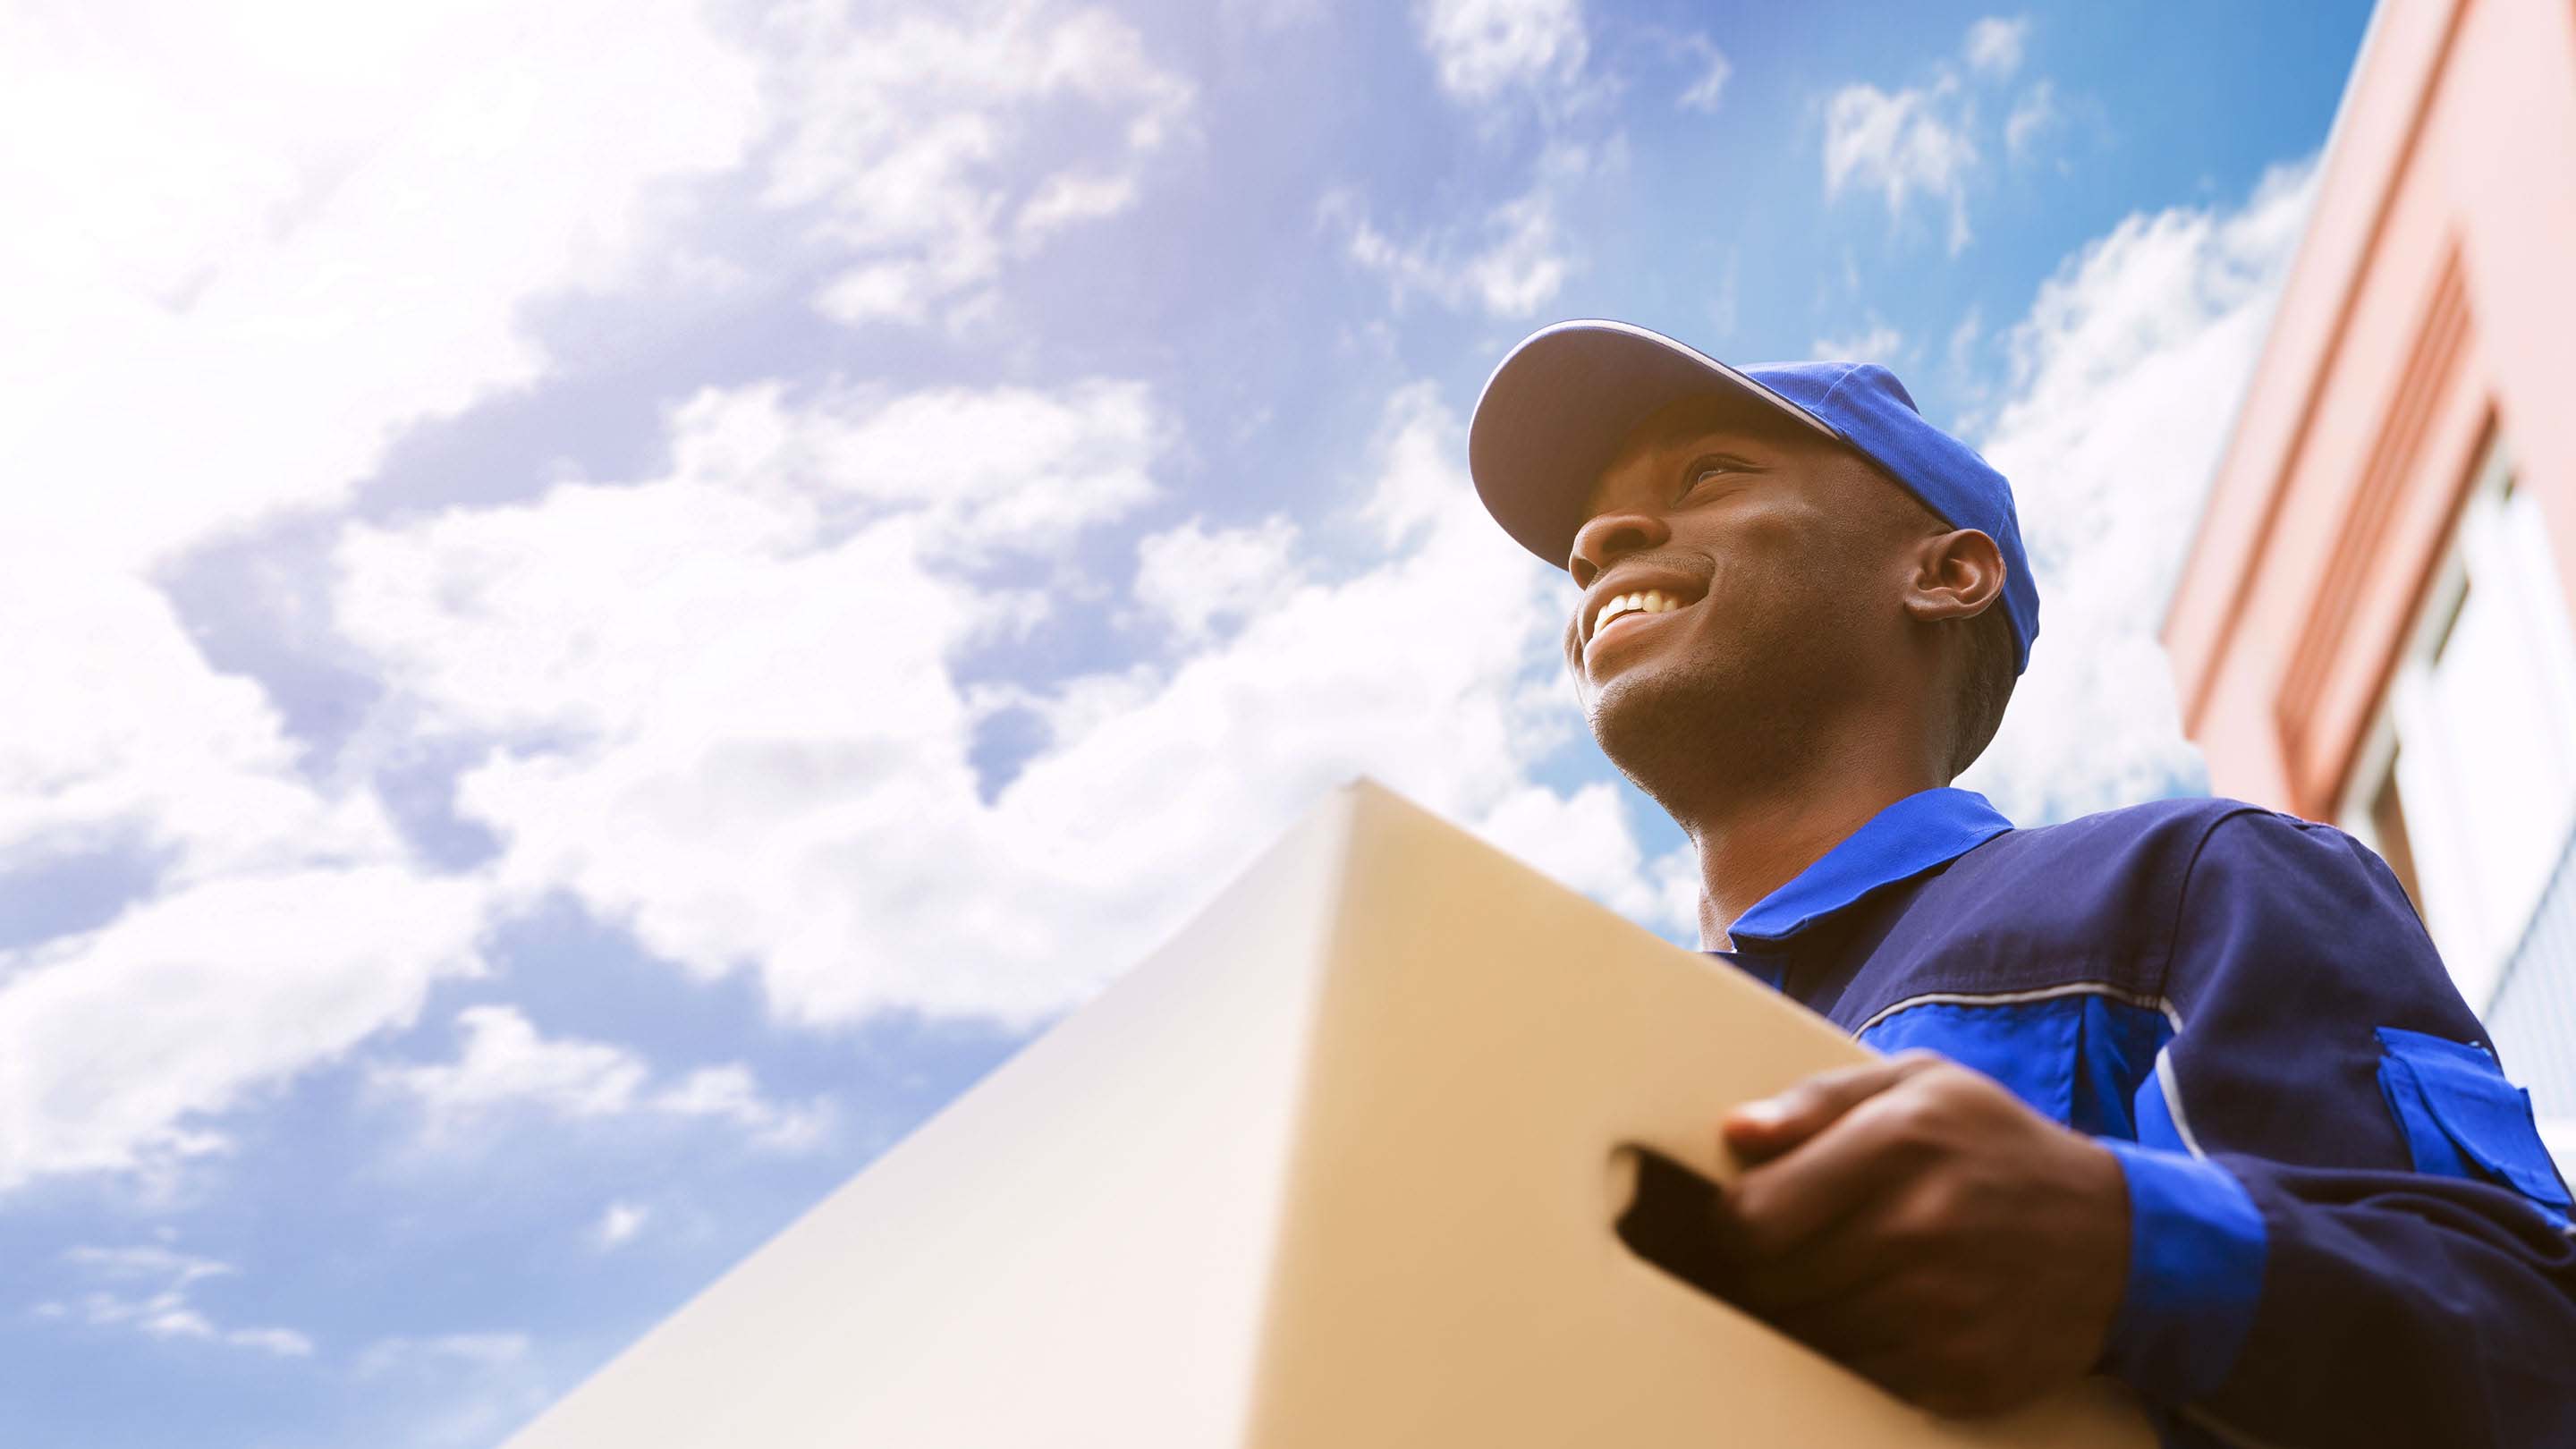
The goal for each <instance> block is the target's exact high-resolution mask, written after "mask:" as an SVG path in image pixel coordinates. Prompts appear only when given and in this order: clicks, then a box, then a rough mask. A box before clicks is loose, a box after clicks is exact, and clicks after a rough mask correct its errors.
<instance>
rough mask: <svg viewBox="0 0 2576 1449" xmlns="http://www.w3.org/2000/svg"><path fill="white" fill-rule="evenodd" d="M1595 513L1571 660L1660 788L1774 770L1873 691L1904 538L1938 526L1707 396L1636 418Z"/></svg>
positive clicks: (1844, 463) (1848, 465)
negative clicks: (1742, 768) (1819, 724)
mask: <svg viewBox="0 0 2576 1449" xmlns="http://www.w3.org/2000/svg"><path fill="white" fill-rule="evenodd" d="M1587 518H1588V521H1587V522H1586V523H1585V525H1584V527H1583V528H1582V530H1581V531H1580V532H1579V533H1578V534H1577V535H1576V537H1575V543H1574V554H1573V557H1572V558H1571V559H1569V560H1568V567H1569V569H1570V571H1571V572H1572V574H1573V576H1574V580H1575V582H1576V583H1577V584H1578V585H1581V586H1582V588H1583V599H1582V602H1581V604H1580V605H1578V607H1577V609H1576V613H1575V616H1574V618H1573V620H1572V621H1571V622H1570V624H1569V625H1568V627H1567V630H1566V640H1565V645H1566V657H1567V663H1568V664H1569V665H1570V667H1571V668H1572V669H1573V671H1574V676H1575V679H1576V681H1577V684H1578V687H1579V689H1580V691H1581V693H1582V696H1583V700H1584V705H1585V709H1586V711H1587V713H1588V714H1589V715H1590V717H1591V721H1592V729H1593V734H1594V736H1595V737H1596V738H1598V739H1599V740H1600V742H1601V746H1602V749H1603V750H1604V751H1605V752H1607V753H1608V754H1609V755H1610V757H1611V759H1612V760H1613V761H1614V762H1615V763H1617V764H1618V765H1619V766H1620V767H1621V768H1622V769H1624V770H1626V771H1627V772H1628V774H1629V775H1630V776H1631V777H1632V778H1634V779H1636V780H1637V781H1638V783H1639V784H1640V785H1642V786H1644V787H1645V788H1646V789H1647V790H1648V791H1649V793H1656V792H1657V786H1658V784H1659V783H1670V784H1676V785H1677V784H1680V783H1681V781H1682V779H1685V778H1687V777H1688V776H1687V775H1683V776H1680V777H1676V775H1675V772H1676V771H1684V772H1688V773H1689V774H1700V773H1704V772H1706V771H1709V770H1712V769H1714V770H1719V771H1723V770H1725V769H1727V768H1728V765H1729V761H1730V759H1732V760H1734V761H1737V762H1741V763H1744V764H1748V765H1751V766H1752V767H1755V768H1759V767H1761V765H1762V764H1765V763H1768V762H1771V761H1773V760H1775V759H1776V758H1777V756H1778V751H1779V750H1780V749H1781V748H1782V747H1783V746H1784V745H1787V746H1792V747H1794V744H1795V742H1796V740H1797V739H1798V738H1800V737H1801V736H1803V735H1804V734H1805V733H1806V732H1808V731H1809V730H1811V729H1812V727H1813V725H1814V724H1815V722H1816V721H1817V720H1819V719H1820V718H1822V717H1823V716H1824V715H1825V714H1826V713H1828V712H1830V711H1833V710H1835V709H1837V708H1838V707H1839V706H1841V705H1843V704H1846V703H1848V702H1849V701H1851V700H1853V699H1855V698H1859V697H1861V696H1862V695H1863V694H1865V693H1866V692H1867V691H1868V690H1869V688H1870V687H1871V682H1872V677H1873V675H1874V674H1876V673H1879V672H1880V671H1879V670H1878V669H1877V664H1878V663H1879V662H1880V661H1883V660H1886V659H1887V658H1888V657H1889V655H1888V653H1887V651H1890V650H1893V649H1896V648H1898V647H1900V644H1901V640H1902V636H1903V612H1902V609H1901V607H1900V604H1899V600H1900V598H1901V593H1902V589H1903V587H1904V579H1905V573H1904V570H1905V563H1904V561H1903V558H1902V548H1901V544H1902V542H1903V541H1904V540H1905V539H1906V538H1907V537H1909V536H1911V535H1914V534H1920V533H1924V532H1930V531H1935V530H1937V529H1939V528H1940V524H1939V523H1938V521H1937V520H1935V519H1933V518H1932V516H1931V515H1930V514H1929V513H1928V512H1926V511H1925V510H1924V509H1922V508H1921V506H1920V505H1918V504H1916V503H1915V502H1914V501H1913V499H1912V498H1911V497H1910V496H1908V495H1906V494H1905V493H1904V492H1903V491H1902V490H1901V489H1899V488H1898V487H1897V486H1896V485H1895V484H1894V483H1891V482H1889V481H1888V480H1887V479H1886V478H1885V477H1884V476H1882V475H1881V474H1879V473H1878V472H1877V470H1875V469H1874V468H1872V467H1871V466H1870V465H1869V464H1868V463H1866V462H1865V461H1863V460H1862V459H1860V458H1859V457H1858V456H1857V455H1855V454H1853V453H1851V452H1849V451H1848V450H1846V449H1844V448H1843V447H1841V446H1840V445H1838V444H1836V443H1834V442H1832V441H1831V440H1829V439H1827V438H1824V437H1822V436H1820V435H1818V434H1816V433H1814V432H1813V431H1811V430H1809V429H1806V428H1803V427H1800V426H1799V425H1797V424H1796V423H1794V422H1791V421H1787V420H1776V421H1775V420H1772V419H1769V418H1762V417H1754V416H1748V415H1747V413H1746V412H1745V411H1744V410H1742V409H1741V408H1729V407H1725V406H1722V405H1719V404H1716V403H1713V402H1708V401H1693V402H1686V403H1679V404H1675V405H1674V406H1672V407H1670V408H1666V409H1665V410H1663V411H1662V412H1659V413H1657V414H1655V415H1654V416H1653V417H1650V418H1648V419H1647V420H1646V421H1645V422H1644V423H1641V424H1640V425H1638V427H1637V429H1636V430H1635V431H1634V432H1632V433H1631V434H1630V435H1629V437H1628V439H1627V441H1626V443H1625V445H1624V446H1623V448H1622V450H1621V451H1620V453H1619V455H1618V457H1617V458H1616V459H1614V460H1613V462H1612V463H1611V464H1610V466H1609V467H1608V468H1606V469H1605V470H1604V471H1603V473H1602V475H1601V477H1600V478H1599V479H1598V480H1597V482H1596V483H1595V485H1594V488H1593V491H1592V495H1591V499H1590V503H1589V506H1588V511H1587Z"/></svg>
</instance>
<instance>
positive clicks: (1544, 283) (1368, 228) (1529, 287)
mask: <svg viewBox="0 0 2576 1449" xmlns="http://www.w3.org/2000/svg"><path fill="white" fill-rule="evenodd" d="M1591 164H1592V158H1591V156H1590V155H1589V154H1588V153H1587V152H1586V151H1585V150H1584V149H1583V148H1581V147H1577V146H1572V145H1565V144H1560V145H1554V146H1550V147H1549V148H1548V149H1547V151H1546V152H1545V153H1544V154H1543V155H1542V156H1541V157H1540V158H1539V164H1538V175H1537V178H1536V179H1535V181H1534V182H1533V183H1532V184H1531V187H1530V189H1529V190H1528V191H1526V192H1524V193H1522V194H1521V195H1519V196H1516V197H1513V198H1512V199H1511V200H1509V201H1506V202H1503V203H1502V204H1501V205H1499V206H1496V207H1495V208H1493V210H1491V211H1490V212H1488V213H1486V214H1485V215H1484V216H1483V217H1482V218H1480V219H1479V220H1478V221H1477V222H1475V223H1474V224H1472V225H1469V226H1463V227H1451V228H1448V229H1445V230H1443V231H1439V232H1436V233H1434V234H1432V235H1429V236H1422V237H1416V238H1414V239H1412V240H1410V241H1401V240H1398V239H1396V238H1395V237H1392V236H1389V235H1387V234H1386V233H1385V232H1383V231H1380V230H1379V229H1378V228H1377V227H1376V226H1375V225H1374V224H1372V223H1371V222H1370V220H1369V219H1368V217H1367V216H1366V215H1365V214H1363V213H1362V212H1361V211H1360V209H1359V207H1358V205H1357V203H1356V202H1354V201H1353V199H1352V198H1351V197H1350V196H1348V195H1347V194H1336V195H1334V196H1331V197H1328V198H1326V200H1325V203H1324V220H1325V222H1326V223H1327V224H1328V225H1332V224H1338V225H1340V226H1341V227H1343V228H1344V229H1345V230H1347V231H1348V232H1349V234H1350V241H1349V244H1348V245H1349V251H1350V257H1351V260H1352V261H1354V262H1357V263H1358V264H1359V265H1360V266H1361V267H1362V268H1364V269H1365V270H1368V271H1372V272H1375V273H1377V274H1378V275H1379V276H1382V277H1384V278H1385V279H1386V283H1387V287H1388V290H1389V291H1390V292H1391V293H1393V295H1394V298H1395V301H1396V302H1397V304H1399V305H1401V304H1402V303H1403V302H1404V301H1405V299H1406V298H1408V297H1412V296H1427V297H1430V298H1432V299H1434V300H1436V301H1438V302H1440V303H1442V304H1443V305H1445V306H1449V307H1455V308H1461V309H1464V308H1476V309H1480V310H1482V311H1484V312H1485V313H1486V314H1488V315H1490V316H1494V317H1505V318H1523V317H1529V316H1532V315H1535V314H1536V313H1537V312H1538V310H1539V309H1540V308H1542V307H1544V306H1546V305H1547V304H1548V303H1549V302H1550V301H1552V300H1553V299H1554V298H1555V296H1556V294H1557V293H1558V292H1559V291H1561V290H1563V288H1564V286H1565V282H1566V279H1567V278H1568V277H1569V276H1571V275H1572V274H1573V271H1574V265H1575V264H1574V259H1573V257H1572V255H1571V253H1570V246H1569V243H1568V242H1567V240H1566V238H1565V236H1564V231H1563V227H1562V225H1561V223H1560V222H1559V220H1558V217H1559V214H1560V213H1561V212H1562V210H1563V209H1564V207H1565V205H1566V198H1567V196H1568V194H1569V193H1570V192H1571V191H1572V190H1573V188H1574V187H1575V186H1576V185H1577V184H1578V183H1579V182H1581V181H1582V179H1583V178H1584V176H1585V175H1586V173H1587V171H1588V170H1589V169H1590V166H1591Z"/></svg>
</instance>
